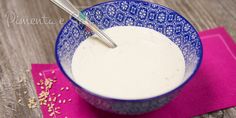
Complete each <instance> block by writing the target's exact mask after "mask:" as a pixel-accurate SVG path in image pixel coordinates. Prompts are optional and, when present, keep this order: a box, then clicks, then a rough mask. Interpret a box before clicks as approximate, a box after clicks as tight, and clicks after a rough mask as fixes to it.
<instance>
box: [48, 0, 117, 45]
mask: <svg viewBox="0 0 236 118" xmlns="http://www.w3.org/2000/svg"><path fill="white" fill-rule="evenodd" d="M51 1H52V2H53V3H54V4H56V5H57V6H58V7H60V8H61V9H63V10H64V11H66V12H67V13H69V14H70V15H71V16H73V17H74V18H75V19H77V20H78V21H80V22H81V23H83V24H84V25H86V26H87V27H89V28H90V29H91V30H92V31H93V32H94V33H96V34H97V35H98V36H99V37H100V38H101V40H102V41H103V42H104V43H105V44H106V45H107V46H108V47H110V48H115V47H117V45H116V44H115V43H114V41H112V39H111V38H110V37H109V36H107V35H106V34H105V33H104V32H103V31H102V30H100V29H99V28H98V27H97V26H96V25H95V24H94V23H92V22H91V21H90V20H89V19H88V18H87V17H86V16H85V15H84V14H83V13H82V12H80V11H79V10H78V9H76V7H75V6H74V5H73V4H72V3H71V2H70V1H69V0H51ZM100 38H99V39H100Z"/></svg>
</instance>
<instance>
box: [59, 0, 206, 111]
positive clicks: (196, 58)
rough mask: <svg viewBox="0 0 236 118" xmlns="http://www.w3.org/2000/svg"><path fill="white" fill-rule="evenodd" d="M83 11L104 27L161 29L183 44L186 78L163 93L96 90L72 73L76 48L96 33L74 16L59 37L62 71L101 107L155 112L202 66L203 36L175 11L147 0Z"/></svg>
mask: <svg viewBox="0 0 236 118" xmlns="http://www.w3.org/2000/svg"><path fill="white" fill-rule="evenodd" d="M83 13H84V14H85V15H86V16H87V17H88V18H89V19H90V20H91V21H92V22H94V23H95V24H97V25H98V26H99V28H101V29H107V28H110V27H114V26H127V25H131V26H139V27H146V28H151V29H154V30H156V31H158V32H161V33H162V34H164V35H166V36H167V37H169V38H170V39H171V40H172V41H173V42H174V43H175V44H176V45H178V46H179V48H180V49H181V51H182V53H183V55H184V59H185V63H186V70H185V79H186V81H185V82H184V83H183V84H181V85H179V87H177V88H175V89H173V90H171V91H169V92H167V93H165V94H163V95H157V96H156V97H153V98H146V99H136V100H121V99H116V98H109V97H106V96H101V95H99V94H97V93H93V92H91V91H89V90H86V89H84V88H82V87H81V86H80V84H79V83H76V82H75V81H74V80H73V79H72V72H71V61H72V57H73V54H74V52H75V50H76V48H77V47H78V46H79V44H80V43H81V42H82V41H84V40H85V39H86V38H88V37H89V36H91V35H93V33H92V32H90V31H89V30H87V29H86V27H85V26H84V25H83V24H81V23H80V22H77V21H75V20H74V19H73V18H72V19H70V20H69V21H68V22H67V23H66V24H65V25H64V27H63V28H62V30H61V31H60V33H59V35H58V37H57V41H56V46H55V55H56V60H57V63H58V65H59V67H60V69H61V71H62V72H63V73H64V74H65V75H66V76H67V77H68V79H69V80H70V81H71V82H72V83H73V84H74V85H75V86H76V88H77V89H78V93H79V94H80V96H81V97H82V98H84V99H85V100H86V101H87V102H88V103H90V104H92V105H93V106H95V107H97V108H99V109H102V110H105V111H109V112H113V113H118V114H128V115H133V114H142V113H146V112H149V111H153V110H155V109H157V108H160V107H162V106H163V105H165V104H166V103H168V102H169V101H170V100H171V99H173V98H174V97H175V96H176V95H177V93H178V92H179V91H180V90H181V88H183V86H184V85H185V84H187V83H188V82H189V81H190V80H191V78H192V76H193V75H194V74H195V73H196V71H197V69H198V68H199V66H200V63H201V60H202V53H203V52H202V44H201V41H200V38H199V35H198V33H197V31H196V30H195V29H194V27H193V26H192V25H191V24H190V23H189V22H188V21H187V20H186V19H185V18H184V17H183V16H181V15H180V14H179V13H177V12H175V11H174V10H171V9H169V8H167V7H164V6H161V5H158V4H154V3H150V2H145V1H139V0H116V1H110V2H104V3H101V4H98V5H95V6H92V7H89V8H87V9H85V10H83Z"/></svg>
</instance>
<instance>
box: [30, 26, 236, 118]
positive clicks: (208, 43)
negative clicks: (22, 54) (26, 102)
mask: <svg viewBox="0 0 236 118" xmlns="http://www.w3.org/2000/svg"><path fill="white" fill-rule="evenodd" d="M200 36H201V40H202V43H203V48H204V55H203V63H202V65H201V66H200V69H199V71H198V72H197V74H196V75H195V76H194V78H193V79H192V80H191V81H190V82H189V83H188V84H187V85H186V86H185V87H184V89H183V90H182V92H181V93H180V94H179V95H178V96H177V97H176V98H175V99H174V100H172V102H170V103H168V104H167V105H166V106H164V107H163V108H161V109H159V110H156V111H154V112H151V113H147V114H144V115H140V116H120V115H115V114H111V113H107V112H104V111H100V110H98V109H96V108H94V107H92V106H90V105H89V104H87V103H86V102H85V101H84V100H82V99H81V98H80V97H79V96H78V95H77V93H76V91H75V89H74V86H73V85H72V84H71V83H70V82H69V81H68V80H67V79H66V78H65V76H64V75H63V74H62V73H61V72H60V70H59V69H58V67H57V66H56V65H55V64H32V74H33V79H34V82H35V86H36V89H37V93H38V94H39V96H41V104H42V105H41V109H42V111H43V115H44V118H50V117H54V118H131V117H132V118H157V117H158V118H173V117H174V118H189V117H192V116H197V115H201V114H204V113H207V112H211V111H215V110H220V109H224V108H228V107H233V106H236V87H235V86H236V45H235V43H234V42H233V40H232V38H231V37H230V36H229V35H228V33H227V32H226V31H225V29H224V28H217V29H213V30H208V31H204V32H201V33H200ZM45 84H46V85H45ZM48 85H50V86H48ZM45 96H47V97H45ZM44 97H45V99H46V100H47V101H46V102H45V99H42V98H44ZM43 104H45V105H43Z"/></svg>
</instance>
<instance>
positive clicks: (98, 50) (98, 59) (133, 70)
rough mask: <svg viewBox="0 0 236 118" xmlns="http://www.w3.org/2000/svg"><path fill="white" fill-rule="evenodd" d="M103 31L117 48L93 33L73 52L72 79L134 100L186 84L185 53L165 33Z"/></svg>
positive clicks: (126, 28)
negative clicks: (108, 44) (105, 42)
mask: <svg viewBox="0 0 236 118" xmlns="http://www.w3.org/2000/svg"><path fill="white" fill-rule="evenodd" d="M104 32H105V33H107V34H108V35H109V36H110V37H111V38H112V40H114V42H116V44H117V45H118V47H117V48H114V49H111V48H108V47H107V46H106V45H104V44H103V43H101V42H99V40H98V39H96V36H91V37H89V38H88V39H86V40H85V41H83V42H82V43H81V44H80V46H79V47H78V48H77V49H76V51H75V53H74V56H73V59H72V65H71V67H72V74H73V80H74V81H75V82H76V83H77V84H79V85H80V86H81V87H82V88H85V89H87V90H89V91H91V92H93V93H96V94H98V95H101V96H105V97H110V98H116V99H124V100H133V99H145V98H151V97H155V96H158V95H161V94H164V93H166V92H168V91H171V90H173V89H174V88H176V87H178V86H179V85H180V84H181V83H183V81H184V73H185V61H184V57H183V54H182V52H181V50H180V49H179V47H178V46H177V45H176V44H175V43H173V42H172V41H171V40H170V39H168V38H167V37H166V36H164V35H163V34H161V33H159V32H157V31H155V30H152V29H148V28H143V27H135V26H119V27H112V28H109V29H106V30H105V31H104Z"/></svg>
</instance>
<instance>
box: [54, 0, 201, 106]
mask: <svg viewBox="0 0 236 118" xmlns="http://www.w3.org/2000/svg"><path fill="white" fill-rule="evenodd" d="M122 1H128V2H130V0H122ZM137 1H139V2H144V3H150V4H155V5H157V6H160V7H162V8H165V9H167V10H171V11H174V12H175V13H176V14H178V15H179V16H181V17H182V18H183V19H184V20H185V21H186V22H187V23H188V24H190V26H191V27H192V28H193V29H194V31H195V32H196V33H197V37H198V39H199V42H200V59H199V61H198V63H197V66H196V67H195V69H194V71H193V72H192V74H191V75H190V76H189V77H188V78H187V79H186V80H185V81H184V82H182V83H181V84H180V85H178V86H177V87H175V88H174V89H171V90H169V91H168V92H165V93H163V94H160V95H157V96H153V97H149V98H142V99H120V98H112V97H107V96H103V95H100V94H97V93H94V92H92V91H90V90H87V89H85V88H83V87H81V86H80V85H79V84H78V83H76V82H75V81H74V80H73V79H71V78H70V77H69V76H68V75H67V74H66V72H65V71H64V69H63V67H62V65H61V63H60V60H59V57H58V55H57V52H58V50H57V45H58V43H59V38H60V36H61V34H62V31H63V29H64V28H65V26H67V24H68V23H69V22H70V21H71V20H72V19H73V17H72V18H71V19H69V20H68V21H67V22H66V23H65V24H64V25H63V27H62V28H61V29H60V32H59V34H58V36H57V38H56V43H55V47H54V49H55V50H54V54H55V57H56V62H57V65H58V66H59V68H60V70H61V71H62V73H63V74H64V75H65V77H66V78H67V79H68V80H69V81H70V82H72V83H73V84H74V85H75V87H78V88H80V89H81V90H82V91H85V92H86V93H89V94H90V95H92V96H96V97H98V98H102V99H107V100H112V101H121V102H122V101H123V102H144V101H148V100H153V99H158V98H161V97H164V96H166V95H171V94H173V93H175V92H176V91H177V90H179V89H181V88H182V87H184V86H185V85H186V84H187V83H188V82H189V81H190V80H192V78H193V76H194V75H195V74H196V72H197V70H198V69H199V67H200V65H201V63H202V58H203V45H202V41H201V39H200V36H199V33H198V32H197V30H196V28H195V27H194V26H193V25H192V24H191V23H190V22H189V21H188V20H187V19H186V18H185V17H183V16H182V15H181V14H180V13H178V12H177V11H175V10H173V9H171V8H168V7H166V6H163V5H160V4H157V3H153V2H149V1H144V0H137ZM112 2H115V0H110V1H107V2H101V3H98V4H96V5H93V6H90V7H88V8H86V9H84V10H82V11H85V10H88V9H90V8H92V7H95V6H99V5H103V4H107V3H112Z"/></svg>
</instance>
